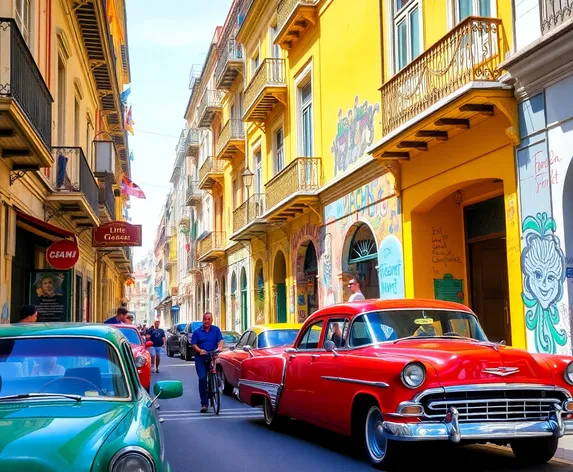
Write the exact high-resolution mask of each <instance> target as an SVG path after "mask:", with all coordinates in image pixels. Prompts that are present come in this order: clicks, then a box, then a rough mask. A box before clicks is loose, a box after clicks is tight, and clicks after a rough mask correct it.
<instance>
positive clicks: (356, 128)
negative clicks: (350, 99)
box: [330, 95, 380, 176]
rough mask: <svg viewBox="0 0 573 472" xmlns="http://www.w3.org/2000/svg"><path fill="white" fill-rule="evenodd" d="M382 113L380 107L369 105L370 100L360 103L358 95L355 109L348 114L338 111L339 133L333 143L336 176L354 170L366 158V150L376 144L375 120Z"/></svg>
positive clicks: (376, 104) (332, 150)
mask: <svg viewBox="0 0 573 472" xmlns="http://www.w3.org/2000/svg"><path fill="white" fill-rule="evenodd" d="M378 113H380V105H379V104H378V103H375V104H374V105H372V104H369V103H368V100H364V102H362V103H360V99H359V97H358V95H357V96H356V97H355V99H354V107H353V108H352V109H350V110H348V111H347V112H346V114H345V113H344V112H343V110H342V108H341V109H340V110H339V111H338V126H337V133H336V137H335V138H334V141H333V143H332V147H331V149H330V150H331V152H332V155H333V156H334V175H335V176H338V175H340V174H341V173H343V172H345V171H347V170H349V169H350V168H352V167H353V166H354V165H355V164H356V163H357V162H358V161H359V160H361V159H362V158H363V157H365V154H366V149H367V148H368V147H369V146H370V145H371V144H372V143H373V142H374V134H375V133H374V118H375V116H376V115H377V114H378Z"/></svg>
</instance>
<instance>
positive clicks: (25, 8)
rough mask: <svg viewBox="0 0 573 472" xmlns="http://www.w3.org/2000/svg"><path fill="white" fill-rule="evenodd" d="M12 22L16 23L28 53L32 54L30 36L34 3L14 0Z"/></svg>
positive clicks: (31, 36) (28, 0) (31, 35)
mask: <svg viewBox="0 0 573 472" xmlns="http://www.w3.org/2000/svg"><path fill="white" fill-rule="evenodd" d="M20 9H21V11H20ZM26 13H27V14H26ZM14 20H15V21H16V24H17V25H18V29H19V30H20V33H21V34H22V37H23V38H24V42H25V43H26V45H27V46H28V49H29V50H30V52H32V51H33V43H34V41H33V34H32V32H33V31H34V1H33V0H14ZM26 21H27V24H26ZM32 55H33V52H32Z"/></svg>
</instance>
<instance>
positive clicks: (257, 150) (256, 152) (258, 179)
mask: <svg viewBox="0 0 573 472" xmlns="http://www.w3.org/2000/svg"><path fill="white" fill-rule="evenodd" d="M252 149H253V151H252V155H253V163H252V164H253V167H252V168H253V170H254V175H253V177H254V179H253V180H254V182H253V193H252V194H251V195H250V196H253V195H255V194H260V193H264V188H265V182H264V180H265V176H264V174H263V147H262V145H261V142H260V141H259V142H257V143H256V144H255V146H253V148H252ZM258 156H260V159H259V162H257V158H258ZM259 164H260V165H259ZM259 171H260V173H259Z"/></svg>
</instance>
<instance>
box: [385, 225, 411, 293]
mask: <svg viewBox="0 0 573 472" xmlns="http://www.w3.org/2000/svg"><path fill="white" fill-rule="evenodd" d="M378 273H379V277H378V280H379V283H380V298H384V299H392V298H405V296H406V295H405V291H404V253H403V251H402V243H401V242H400V240H399V239H398V238H397V237H396V236H394V235H393V234H389V235H388V236H386V237H385V238H384V240H383V241H382V244H381V245H380V250H379V251H378Z"/></svg>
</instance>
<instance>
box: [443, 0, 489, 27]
mask: <svg viewBox="0 0 573 472" xmlns="http://www.w3.org/2000/svg"><path fill="white" fill-rule="evenodd" d="M471 1H472V10H476V9H479V7H480V5H479V1H480V0H471ZM458 2H459V0H449V2H448V27H449V29H450V30H451V29H452V28H454V27H455V26H456V25H458V24H459V23H461V21H463V20H460V19H459V11H458ZM489 9H490V16H489V17H488V18H497V2H496V1H495V0H489ZM478 16H482V15H478ZM464 19H465V18H464Z"/></svg>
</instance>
